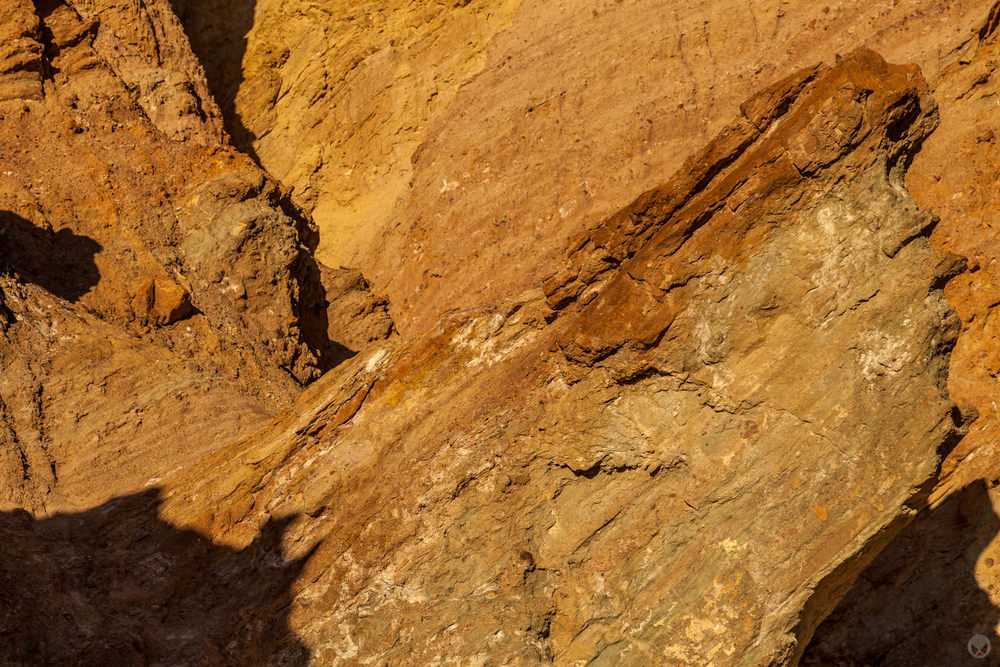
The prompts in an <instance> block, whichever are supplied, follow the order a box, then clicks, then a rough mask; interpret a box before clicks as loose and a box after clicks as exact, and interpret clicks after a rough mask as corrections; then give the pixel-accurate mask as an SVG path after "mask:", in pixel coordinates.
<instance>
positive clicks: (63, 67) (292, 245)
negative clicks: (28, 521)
mask: <svg viewBox="0 0 1000 667" xmlns="http://www.w3.org/2000/svg"><path fill="white" fill-rule="evenodd" d="M77 5H79V7H77ZM84 5H86V6H84ZM155 7H160V8H161V9H162V6H161V5H157V4H156V3H146V4H145V5H139V4H136V3H107V4H99V3H82V2H81V3H69V4H64V3H62V2H51V3H50V2H46V3H38V5H37V11H36V7H35V6H34V5H33V4H32V3H30V2H18V3H15V4H14V5H10V6H8V5H5V6H4V9H3V10H0V11H4V12H6V14H7V15H10V20H6V19H5V21H4V22H3V24H2V25H3V29H5V30H6V29H12V28H17V30H19V31H20V32H19V33H18V34H22V33H23V37H21V38H20V40H21V41H20V42H17V44H21V46H18V47H17V48H18V49H20V52H22V53H25V54H34V55H32V58H36V59H37V60H38V63H35V61H33V60H30V59H29V60H28V61H25V62H26V63H28V64H26V65H24V67H22V68H21V69H16V68H14V69H11V68H9V67H8V71H9V72H14V74H12V75H11V76H14V77H15V78H14V79H10V78H9V77H7V75H4V77H7V78H3V80H4V81H7V80H10V81H15V82H20V83H18V84H17V85H18V86H21V84H22V83H23V82H24V81H29V80H37V82H38V83H39V85H40V86H41V88H40V89H39V90H40V92H41V93H43V94H39V95H34V94H31V95H28V94H22V93H21V92H18V93H17V95H16V96H15V97H17V98H18V99H16V100H11V101H7V102H4V103H0V123H2V127H3V128H4V131H3V132H0V162H2V164H3V170H2V174H0V243H2V246H0V263H2V265H3V268H4V270H5V277H4V280H3V286H2V289H3V290H4V292H5V295H4V301H5V308H6V311H5V312H7V313H9V314H10V317H8V318H6V319H7V327H6V331H5V332H4V334H3V336H2V338H0V348H2V350H0V358H2V360H3V366H4V369H5V370H4V374H3V377H2V378H0V414H2V415H3V420H4V426H3V428H2V429H0V439H2V443H3V444H2V449H3V454H2V457H3V463H4V465H3V470H2V472H0V477H2V479H3V481H4V483H3V485H2V488H0V507H3V508H5V509H6V508H11V507H23V508H27V509H30V510H32V511H35V512H40V513H45V512H52V511H57V510H59V509H76V508H86V507H90V506H93V505H94V504H97V503H99V502H102V501H104V500H106V499H108V498H110V497H113V496H115V495H120V494H123V493H127V492H131V491H136V490H139V489H141V488H142V486H143V484H145V483H146V482H148V481H149V480H151V479H153V480H155V479H158V478H160V477H161V476H163V475H166V474H167V473H168V472H169V471H171V470H175V469H177V468H183V467H184V466H185V465H187V464H189V463H190V462H192V461H193V460H196V459H197V458H198V457H200V456H201V455H203V454H204V453H205V452H207V451H210V450H212V449H214V448H215V447H217V446H218V442H219V441H220V440H221V441H228V440H229V439H230V438H234V437H237V438H238V437H240V436H242V435H244V434H246V433H248V432H252V431H253V430H256V429H257V428H259V427H260V426H262V425H264V424H266V423H267V421H268V419H270V418H271V417H272V416H273V415H274V413H275V412H276V411H277V409H278V407H279V406H282V405H284V404H286V403H287V402H288V401H290V400H291V399H292V398H293V397H294V396H295V395H296V394H297V393H298V391H299V390H300V388H301V386H302V385H303V384H304V383H307V382H308V381H310V380H311V379H313V378H315V377H316V376H317V375H318V374H319V372H320V365H319V361H318V360H317V358H316V354H317V351H318V350H319V349H320V348H321V347H323V346H325V345H326V335H327V331H326V324H325V321H324V322H323V326H322V327H319V326H317V323H316V322H315V318H314V317H312V313H314V312H320V311H322V312H325V309H326V305H327V303H326V299H325V297H324V295H323V293H322V285H321V283H320V280H319V269H318V267H317V266H316V264H315V261H314V260H313V259H312V253H311V249H312V247H313V246H314V245H315V241H316V239H315V230H314V229H313V227H312V224H311V222H310V221H309V220H308V218H307V217H305V216H302V215H300V214H299V213H298V212H297V210H296V209H295V208H294V207H293V206H291V204H290V203H289V202H288V199H287V194H286V191H284V190H282V188H280V187H279V186H278V185H277V184H276V183H274V181H273V180H272V179H270V178H269V177H268V176H267V175H266V174H264V173H263V172H262V171H261V170H260V169H259V168H258V167H257V166H256V165H254V164H253V163H252V161H251V160H249V159H248V158H246V157H245V156H242V155H240V154H238V153H236V152H235V151H233V150H231V149H228V148H223V147H219V146H211V145H208V146H207V145H204V144H206V143H209V144H210V143H212V142H211V141H207V140H206V141H204V142H200V140H199V139H198V137H202V138H204V137H207V136H211V135H212V133H213V130H212V128H211V122H210V121H211V118H210V117H209V116H210V115H209V116H205V117H204V118H202V117H201V116H198V117H197V118H195V117H194V116H192V117H190V118H188V121H185V122H188V125H187V126H186V127H188V128H189V129H191V128H192V127H194V126H191V125H190V122H194V120H197V121H198V122H199V123H202V127H201V129H200V130H197V131H194V130H192V131H191V132H187V131H181V130H180V129H178V127H174V130H176V131H172V130H171V129H170V128H169V127H166V126H164V125H162V123H161V124H160V125H159V126H158V125H157V124H156V123H154V122H153V121H151V120H150V118H153V119H154V121H156V122H159V121H163V119H164V118H165V117H162V116H156V114H154V113H151V112H149V110H148V103H149V100H148V99H145V98H144V97H143V95H142V93H141V91H140V92H137V90H138V89H137V88H135V86H136V85H138V84H136V83H135V81H134V80H132V78H131V77H133V75H134V76H139V75H138V74H137V73H136V72H137V71H138V70H137V69H136V68H137V67H138V65H137V64H136V63H138V62H140V61H144V62H148V61H147V60H145V59H147V58H148V53H147V54H146V55H143V53H145V52H144V51H142V49H148V48H151V46H152V45H150V44H145V45H144V46H142V49H140V52H139V53H133V52H131V51H129V50H128V48H126V47H127V45H128V44H129V43H130V42H129V39H130V37H129V36H130V35H133V36H134V35H136V34H144V33H142V30H140V27H141V25H146V24H145V23H143V22H142V21H139V20H138V18H141V17H142V16H145V17H146V18H149V20H150V21H152V23H151V24H149V26H151V27H149V26H147V27H149V30H152V31H153V32H154V33H155V34H156V35H158V39H159V40H160V42H159V43H158V46H157V48H156V51H157V52H158V53H159V54H161V58H162V59H161V60H160V61H156V62H149V63H148V64H149V66H150V67H153V68H154V69H156V68H159V70H157V71H160V70H163V71H165V70H164V68H167V69H169V68H171V67H179V66H180V65H178V63H181V64H183V63H184V62H186V61H185V60H184V57H183V54H184V53H187V54H188V58H190V50H189V49H188V47H187V46H186V44H184V43H183V42H181V43H178V44H175V45H174V46H173V47H172V48H171V47H168V44H167V42H169V41H170V40H172V39H174V40H175V39H180V40H183V33H182V32H181V31H180V30H179V28H178V29H176V30H174V31H173V32H171V31H170V30H168V29H167V28H168V27H169V25H174V26H175V27H176V25H177V24H176V19H173V18H169V20H168V17H167V16H166V15H164V14H162V12H161V13H157V12H156V11H154V10H153V9H151V8H155ZM78 9H79V11H78ZM11 12H13V14H12V15H11ZM136 12H138V13H139V14H141V16H138V18H137V14H136ZM157 17H158V18H157ZM157 21H161V22H162V23H163V25H162V26H160V27H157V26H158V25H159V24H158V23H157ZM171 22H173V23H171ZM18 26H23V27H18ZM163 26H167V28H165V27H163ZM136 31H138V32H136ZM116 39H121V40H123V41H122V42H121V43H117V42H115V40H116ZM32 40H35V41H34V42H33V44H34V46H32V45H31V44H30V43H29V42H31V41H32ZM43 41H45V44H43ZM22 43H23V44H22ZM139 44H140V43H139V42H134V43H133V44H132V46H134V47H135V48H137V49H138V48H140V46H139ZM5 48H6V47H5ZM171 54H174V55H173V56H172V55H171ZM192 62H193V61H192ZM31 63H35V64H31ZM42 71H44V72H46V76H45V78H44V79H42V78H41V77H40V73H41V72H42ZM25 72H27V74H24V73H25ZM121 72H124V73H125V74H124V75H122V74H121ZM188 73H189V74H190V75H191V76H192V77H196V75H197V68H193V69H190V70H188ZM29 74H30V75H31V76H28V75H29ZM22 75H23V76H22ZM25 77H27V78H25ZM31 77H35V78H34V79H32V78H31ZM0 85H3V84H0ZM12 85H13V84H12ZM200 85H201V87H202V88H204V87H205V85H206V84H205V83H204V81H203V80H202V81H201V84H200ZM195 89H197V86H196V88H195ZM11 90H14V88H11ZM18 90H20V88H18ZM134 95H137V96H138V97H140V98H142V99H141V100H140V101H141V102H142V104H139V103H137V102H136V101H134V99H133V96H134ZM143 104H145V105H146V107H144V106H143ZM192 119H194V120H192ZM195 129H197V128H195ZM167 134H170V136H167ZM216 134H217V133H216ZM181 140H183V141H181ZM216 143H218V142H216ZM157 276H171V278H170V280H171V281H173V283H174V284H171V283H170V282H165V281H164V280H163V279H156V280H155V281H154V283H153V285H152V286H151V287H152V289H148V290H146V294H145V296H146V302H147V304H148V306H149V308H139V309H138V310H139V311H140V313H141V315H140V317H139V318H138V319H136V312H135V311H136V308H135V305H136V304H134V303H133V297H134V296H135V294H136V283H137V282H139V283H141V282H142V281H143V280H144V279H146V280H148V279H150V278H156V277H157ZM181 285H183V288H182V289H179V286H181ZM185 293H186V294H187V295H188V296H185ZM150 299H151V301H150ZM188 300H189V301H190V302H191V303H193V304H196V305H197V308H198V310H197V312H193V311H192V312H191V313H190V317H188V318H187V319H185V320H184V321H183V322H181V323H177V324H176V325H175V326H172V327H162V328H154V329H152V330H147V329H146V328H145V324H146V319H147V318H148V317H152V319H153V320H156V321H159V323H160V324H168V323H170V322H176V320H177V319H178V318H180V317H183V316H184V315H185V309H186V306H185V302H186V301H188ZM140 301H142V299H140Z"/></svg>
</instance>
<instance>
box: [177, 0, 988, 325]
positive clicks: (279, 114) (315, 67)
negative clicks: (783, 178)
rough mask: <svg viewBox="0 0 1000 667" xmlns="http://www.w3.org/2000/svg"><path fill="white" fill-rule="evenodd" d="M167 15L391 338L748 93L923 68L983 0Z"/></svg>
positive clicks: (416, 5) (698, 140)
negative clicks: (364, 291) (858, 62)
mask: <svg viewBox="0 0 1000 667" xmlns="http://www.w3.org/2000/svg"><path fill="white" fill-rule="evenodd" d="M173 2H174V5H175V6H177V7H178V9H179V14H180V16H181V17H182V19H183V20H184V22H185V25H186V26H187V28H188V33H189V35H191V37H192V41H193V44H194V48H195V51H196V52H197V53H200V54H203V58H204V59H205V61H206V62H210V63H213V65H211V66H210V67H209V69H210V70H213V69H215V70H216V71H217V72H218V74H217V75H216V76H215V81H216V82H217V83H216V90H217V93H219V94H220V99H222V100H225V101H224V102H221V104H222V105H223V106H227V105H229V108H230V109H231V113H230V118H231V119H233V120H232V121H231V124H235V123H238V124H239V125H240V126H241V127H242V128H245V129H243V130H237V133H238V135H239V136H242V137H243V139H242V140H240V141H239V142H238V143H240V144H241V145H243V146H244V147H247V148H249V149H251V150H253V151H254V152H255V154H256V155H257V156H258V157H259V159H260V162H261V164H262V165H263V166H264V167H265V168H266V169H268V170H270V171H271V172H273V173H274V174H275V175H276V176H277V177H278V178H279V179H280V180H281V181H282V182H283V183H285V184H286V185H288V186H291V187H293V188H294V197H295V199H296V201H297V202H298V203H299V204H300V205H302V206H304V207H305V208H306V209H307V210H309V211H311V212H312V213H313V215H314V217H315V219H316V221H317V224H318V226H319V227H320V229H321V231H322V234H321V242H320V246H319V248H318V255H317V256H318V258H319V259H320V260H321V261H324V262H326V263H328V264H331V265H333V266H336V265H339V264H348V265H351V266H355V267H357V268H359V269H360V270H361V271H362V272H364V274H365V276H366V277H367V278H368V280H369V281H370V282H371V283H372V285H373V286H374V289H375V291H376V292H377V293H379V294H383V295H384V296H385V297H386V298H388V299H389V302H390V309H391V314H392V316H393V319H394V321H395V322H396V326H397V328H398V329H399V331H400V333H401V334H402V335H404V336H411V335H418V334H420V333H423V332H426V331H427V330H428V329H429V328H430V327H432V326H434V324H435V323H436V322H437V320H438V319H439V318H440V317H441V316H442V315H444V314H446V313H450V312H457V311H461V310H463V309H469V308H481V307H488V306H491V305H494V304H496V303H498V302H499V301H501V300H503V299H505V298H507V297H509V296H510V295H511V294H517V293H519V292H521V291H523V290H526V289H530V288H532V287H534V286H535V285H537V283H538V282H539V281H540V280H542V279H544V278H545V277H546V275H547V274H548V272H549V271H550V267H551V265H552V262H553V261H554V258H557V257H558V256H559V255H560V254H561V252H562V250H563V248H564V247H565V246H566V243H567V242H568V241H569V240H570V239H571V238H574V237H575V236H576V235H577V234H578V233H579V231H580V230H582V229H586V228H589V227H591V226H593V225H595V224H597V223H598V222H599V221H600V220H602V219H604V218H606V217H607V216H609V215H612V214H613V213H614V212H615V211H617V210H620V209H621V208H623V207H624V206H626V205H627V204H628V202H629V201H630V200H631V199H632V198H634V197H635V196H636V194H637V193H639V192H644V191H646V190H649V189H652V188H654V187H657V186H658V185H660V184H661V183H663V182H664V181H665V180H666V179H667V178H668V177H669V176H670V174H671V173H673V172H674V171H675V170H677V169H679V168H680V167H681V164H682V163H683V161H684V159H685V158H687V157H688V156H689V155H691V154H693V153H694V152H696V151H697V150H699V149H700V148H701V147H702V146H704V145H705V144H706V143H707V142H708V141H709V140H710V139H711V138H712V137H713V136H715V135H716V134H717V133H718V132H719V131H721V130H722V129H723V127H724V126H725V125H726V123H728V122H729V120H730V119H731V118H733V117H734V116H735V115H736V114H737V113H738V112H739V109H738V107H739V105H740V104H741V103H742V102H743V100H744V99H745V98H746V97H747V96H748V95H749V94H750V93H751V92H753V91H755V90H759V89H761V88H763V87H765V86H766V85H769V84H770V83H773V82H774V81H777V80H779V79H782V78H784V77H785V76H788V75H790V74H791V73H792V72H794V71H796V70H798V69H800V68H802V67H808V66H811V65H813V64H814V63H816V62H817V61H819V60H822V59H825V60H826V61H827V62H830V63H832V62H833V61H834V59H835V57H836V56H837V54H846V53H848V52H850V51H853V50H854V49H856V48H858V47H859V46H867V47H870V48H872V49H874V50H876V51H878V52H879V53H881V54H882V55H883V56H885V57H886V58H887V59H888V60H889V61H890V62H915V63H917V64H919V65H920V66H921V67H922V68H923V70H924V72H925V73H926V74H927V75H928V76H933V75H934V74H935V73H936V72H937V70H938V69H939V67H940V65H941V63H940V58H941V57H942V56H943V55H945V54H947V53H948V52H949V51H950V50H951V49H952V48H953V46H954V45H955V44H956V43H957V42H959V41H962V40H964V39H965V38H966V36H970V35H972V34H973V33H974V31H975V30H976V29H978V27H979V25H980V23H981V21H982V18H983V17H984V16H985V15H986V13H987V11H988V9H989V7H990V5H991V4H992V2H991V0H962V2H940V1H939V0H908V1H907V2H879V3H859V2H854V1H853V0H827V1H826V2H821V3H820V2H802V1H793V2H785V1H779V0H752V1H750V2H747V1H746V0H697V1H696V2H688V3H685V5H684V6H683V7H681V6H679V5H678V4H677V3H676V2H672V1H671V0H639V1H635V2H611V1H609V0H576V1H574V2H571V3H570V2H564V3H558V2H551V1H550V0H525V1H516V2H515V1H513V0H511V1H505V2H501V3H488V2H482V1H480V0H473V1H472V2H464V1H463V2H457V3H437V2H433V3H428V2H414V1H412V0H393V1H392V2H379V3H372V2H364V3H347V4H345V3H342V2H336V1H334V0H280V1H278V0H256V1H255V2H254V1H250V0H241V1H234V0H213V1H212V2H205V1H204V0H173ZM243 35H246V37H245V38H244V37H243ZM210 78H211V77H210ZM230 101H231V102H230ZM484 275H487V276H488V278H485V279H484V278H483V277H482V276H484Z"/></svg>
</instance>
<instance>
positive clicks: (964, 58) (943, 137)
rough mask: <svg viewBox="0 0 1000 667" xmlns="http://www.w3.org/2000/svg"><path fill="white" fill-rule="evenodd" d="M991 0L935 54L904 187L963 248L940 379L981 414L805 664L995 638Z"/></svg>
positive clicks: (995, 59) (908, 660) (999, 279)
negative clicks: (921, 508)
mask: <svg viewBox="0 0 1000 667" xmlns="http://www.w3.org/2000/svg"><path fill="white" fill-rule="evenodd" d="M998 17H1000V5H995V6H994V7H993V8H992V10H990V11H989V12H988V13H987V12H983V13H982V14H981V15H979V19H980V20H981V21H982V23H981V28H980V29H979V30H978V31H977V32H976V33H974V34H973V35H972V36H971V37H970V38H969V39H967V40H965V41H962V42H960V43H958V44H957V45H956V46H955V48H954V50H952V51H951V52H949V53H947V54H946V56H945V57H944V58H943V62H944V63H945V66H944V67H943V68H942V70H941V72H940V73H939V75H938V76H937V77H936V78H935V79H933V80H932V85H933V87H934V89H935V97H936V98H937V99H938V100H939V102H940V104H941V126H940V128H939V129H938V130H937V131H935V132H934V133H933V134H932V135H931V136H930V137H929V138H928V139H927V141H926V143H925V144H924V146H923V148H922V150H921V151H920V153H918V154H917V155H916V157H915V158H914V163H913V168H912V169H911V171H910V172H909V174H908V176H907V185H908V187H909V189H910V191H911V192H912V193H913V196H914V198H915V199H916V201H917V202H918V203H919V204H920V205H921V206H922V207H924V208H927V209H928V210H932V211H934V212H935V213H937V214H939V215H940V216H941V223H940V225H938V226H937V228H936V229H935V231H934V234H933V235H932V237H931V238H932V242H933V243H934V245H935V246H937V247H940V248H943V249H946V250H950V251H953V252H958V253H960V254H962V255H965V256H967V257H968V258H969V269H968V271H966V272H964V273H963V274H962V275H960V276H958V277H956V278H955V279H954V280H952V281H950V282H949V283H948V285H947V287H946V289H945V293H946V295H947V297H948V300H949V302H950V303H952V304H953V305H954V306H955V308H956V310H957V312H958V314H959V315H960V317H961V319H962V334H961V336H960V337H959V339H958V343H957V345H956V348H955V352H954V354H953V355H952V362H951V369H950V374H949V382H948V384H949V389H950V391H951V395H952V396H953V397H954V398H955V400H956V401H958V402H960V403H962V404H964V405H967V406H969V409H970V410H973V411H975V412H976V413H978V415H979V418H978V419H977V420H976V421H975V423H974V424H973V425H972V427H971V430H970V432H969V435H968V436H966V437H965V438H964V439H963V440H962V442H961V443H959V445H958V446H957V447H956V448H955V450H954V451H953V452H952V454H951V455H950V456H949V457H948V459H947V460H946V461H945V463H944V469H943V479H942V481H941V482H940V484H939V485H938V487H937V488H936V489H935V491H934V495H933V497H932V505H931V508H930V509H929V510H928V511H927V512H925V514H924V515H922V516H921V517H920V518H919V519H918V520H917V521H916V522H915V523H914V524H913V525H912V526H910V527H909V528H908V529H907V530H906V532H905V533H904V534H903V535H902V536H901V537H900V539H899V540H897V541H896V542H894V543H893V544H892V545H891V546H890V547H889V548H888V549H887V550H886V552H885V553H883V554H882V555H880V556H879V558H878V559H877V561H876V562H875V563H874V564H873V566H872V567H871V568H869V569H868V570H867V571H865V573H864V574H863V575H862V576H861V578H860V579H859V581H858V583H857V584H856V585H855V586H854V588H853V589H852V591H851V593H850V594H849V595H848V596H847V597H846V598H845V599H844V601H843V602H842V603H841V604H840V605H839V606H838V608H837V610H836V612H835V613H834V614H833V616H832V617H831V618H830V619H829V620H828V621H827V622H826V623H824V625H823V626H821V628H820V630H819V631H818V632H817V636H816V638H815V639H814V642H813V645H812V646H811V647H810V650H809V651H808V653H807V655H806V663H807V664H836V662H835V661H837V660H839V661H842V662H843V664H864V663H866V662H871V661H872V660H873V659H874V656H878V660H879V664H885V665H912V664H958V663H960V662H962V661H965V660H968V659H970V658H968V653H967V650H966V644H967V642H968V641H969V639H970V638H971V637H972V636H973V635H974V634H977V633H978V634H984V635H986V636H988V637H989V638H991V639H992V640H993V646H994V656H991V659H992V657H995V652H996V647H997V646H1000V639H998V635H997V625H998V621H1000V616H998V614H997V609H1000V573H998V572H997V571H996V568H995V563H996V562H998V561H1000V540H998V539H997V537H998V533H1000V525H998V520H997V513H996V510H995V509H994V508H995V507H997V506H1000V493H998V489H997V480H998V479H1000V454H998V452H997V449H996V441H997V437H998V435H1000V422H998V413H997V406H996V395H997V390H998V386H997V377H996V376H997V370H998V369H1000V358H998V356H997V350H998V349H1000V348H998V346H997V331H996V326H997V323H996V307H997V305H998V302H1000V292H998V288H997V285H998V284H1000V267H998V264H997V261H998V259H1000V245H998V244H997V241H996V238H997V234H996V231H995V227H996V216H997V212H998V210H1000V199H998V197H997V194H996V187H995V183H996V180H997V178H998V177H1000V172H998V169H997V164H1000V153H998V148H997V146H996V142H995V140H994V136H995V133H996V132H997V131H1000V112H998V111H997V108H996V95H997V90H998V86H1000V79H998V78H997V71H998V70H997V68H998V64H1000V42H998V39H1000V36H998V33H997V23H998Z"/></svg>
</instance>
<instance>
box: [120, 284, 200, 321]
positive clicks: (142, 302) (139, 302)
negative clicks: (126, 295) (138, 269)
mask: <svg viewBox="0 0 1000 667" xmlns="http://www.w3.org/2000/svg"><path fill="white" fill-rule="evenodd" d="M132 303H133V306H134V307H135V308H136V310H137V311H138V312H140V313H142V314H143V315H145V316H146V317H148V318H149V319H150V320H151V321H152V322H155V323H156V324H160V325H164V324H173V323H174V322H177V321H178V320H182V319H184V318H185V317H187V316H188V315H190V314H191V311H192V308H191V295H190V294H188V293H187V291H186V290H185V289H184V288H183V287H181V286H180V285H178V284H177V283H176V282H174V281H173V280H171V279H170V278H168V277H167V276H158V277H156V278H154V279H153V280H149V281H147V282H146V283H145V284H143V285H142V287H140V288H139V291H138V293H137V294H136V295H135V298H134V299H133V300H132Z"/></svg>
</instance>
